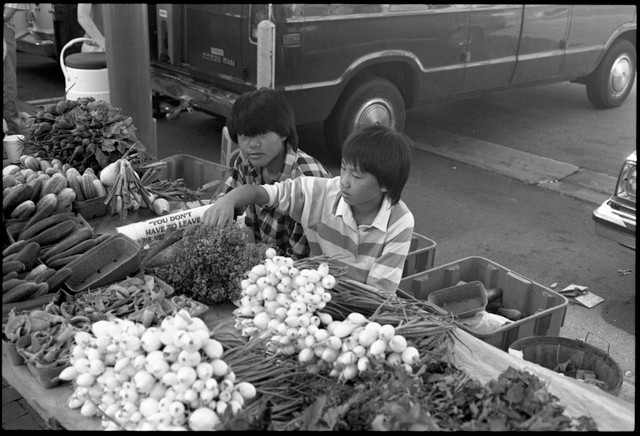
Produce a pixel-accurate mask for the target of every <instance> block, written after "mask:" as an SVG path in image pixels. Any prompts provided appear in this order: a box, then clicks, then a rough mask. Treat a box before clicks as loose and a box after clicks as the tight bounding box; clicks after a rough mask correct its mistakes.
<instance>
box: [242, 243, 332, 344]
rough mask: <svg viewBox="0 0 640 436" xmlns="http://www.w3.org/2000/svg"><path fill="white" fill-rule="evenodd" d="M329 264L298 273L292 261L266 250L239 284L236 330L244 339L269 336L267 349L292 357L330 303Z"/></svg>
mask: <svg viewBox="0 0 640 436" xmlns="http://www.w3.org/2000/svg"><path fill="white" fill-rule="evenodd" d="M335 282H336V281H335V278H334V277H333V276H332V275H331V274H329V265H328V264H326V263H323V264H321V265H320V266H319V267H318V269H312V268H305V269H302V270H298V268H296V267H295V266H294V265H293V259H292V258H289V257H284V256H276V254H275V250H273V249H268V250H267V252H266V259H265V260H264V262H262V263H260V264H258V265H256V266H254V267H253V268H252V269H251V270H250V271H249V273H248V277H247V278H246V279H244V280H242V282H241V284H240V285H241V287H242V293H241V298H240V304H239V307H238V308H237V309H235V310H234V315H235V316H236V321H237V322H236V328H237V329H239V330H241V332H242V335H243V336H249V337H253V336H256V335H258V334H265V333H266V334H267V335H268V336H269V342H268V345H269V348H270V350H271V351H273V352H275V353H279V354H286V355H293V354H295V353H296V352H297V351H299V350H300V349H301V347H303V346H304V344H305V339H306V338H307V337H308V336H309V335H313V334H314V333H315V332H316V331H317V330H318V329H319V328H320V325H321V320H320V317H319V316H318V315H317V314H316V311H318V310H322V309H323V308H324V307H325V305H326V304H327V302H329V301H330V300H331V294H330V293H329V292H327V291H328V290H329V289H331V288H333V286H334V285H335Z"/></svg>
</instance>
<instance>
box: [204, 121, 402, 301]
mask: <svg viewBox="0 0 640 436" xmlns="http://www.w3.org/2000/svg"><path fill="white" fill-rule="evenodd" d="M411 148H412V146H411V141H410V139H409V138H408V137H407V136H406V135H404V134H402V133H399V132H396V131H395V130H393V129H391V128H389V127H384V126H380V125H373V126H368V127H365V128H362V129H360V130H358V131H356V132H354V133H352V134H351V135H350V136H349V137H348V138H347V140H346V141H345V143H344V146H343V147H342V165H341V168H340V177H334V178H330V179H328V178H319V177H298V178H295V179H288V180H284V181H282V182H278V183H274V184H271V185H261V186H249V185H246V186H241V187H239V188H238V189H236V190H234V191H232V192H230V193H229V194H228V195H227V196H225V197H223V198H222V199H220V201H218V202H216V203H215V204H214V205H212V206H211V207H210V208H209V209H207V210H206V211H205V213H204V215H203V217H202V222H203V225H212V226H226V225H228V224H229V223H230V222H231V221H232V220H233V211H234V209H235V208H237V207H241V206H244V205H249V204H260V205H264V206H265V207H274V208H277V209H278V210H280V211H282V212H283V213H287V214H289V215H291V217H293V218H294V219H295V220H296V221H298V222H300V223H302V224H303V225H304V227H305V232H306V236H307V238H308V241H309V247H310V249H311V253H310V256H319V255H323V254H324V255H327V256H329V257H331V258H332V260H334V261H336V262H338V263H341V264H343V265H345V266H347V274H348V275H349V277H350V278H352V279H354V280H357V281H359V282H362V283H366V284H368V285H370V286H373V287H375V288H377V289H378V290H380V291H382V292H385V293H387V294H390V295H393V294H395V292H396V290H397V289H398V285H399V284H400V279H401V278H402V270H403V268H404V262H405V260H406V258H407V254H408V253H409V248H410V245H411V236H412V235H413V228H414V224H415V222H414V217H413V214H412V213H411V211H410V210H409V208H408V207H407V205H406V204H405V203H404V202H403V201H402V200H401V199H400V196H401V194H402V190H403V189H404V185H405V184H406V182H407V180H408V177H409V168H410V165H411Z"/></svg>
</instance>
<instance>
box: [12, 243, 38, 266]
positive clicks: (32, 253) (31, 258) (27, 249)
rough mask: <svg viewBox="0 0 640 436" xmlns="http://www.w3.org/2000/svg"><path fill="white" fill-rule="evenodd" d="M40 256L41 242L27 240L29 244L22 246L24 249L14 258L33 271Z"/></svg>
mask: <svg viewBox="0 0 640 436" xmlns="http://www.w3.org/2000/svg"><path fill="white" fill-rule="evenodd" d="M38 256H40V244H38V243H37V242H29V241H27V244H26V245H25V246H24V247H22V250H20V251H19V252H18V254H17V255H16V257H14V258H13V259H12V260H17V261H19V262H22V263H24V269H25V270H26V271H31V269H32V268H33V267H34V266H35V264H36V262H37V261H38Z"/></svg>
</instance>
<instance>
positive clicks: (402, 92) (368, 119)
mask: <svg viewBox="0 0 640 436" xmlns="http://www.w3.org/2000/svg"><path fill="white" fill-rule="evenodd" d="M149 8H154V9H155V15H156V19H157V22H156V30H157V35H156V36H157V41H158V47H157V50H156V52H157V58H154V59H152V60H151V80H152V89H153V91H154V92H155V93H157V94H158V95H163V96H168V97H171V98H172V99H174V101H178V102H179V104H180V106H179V107H182V108H184V107H187V106H195V107H197V108H198V109H201V110H204V111H206V112H210V113H211V114H214V115H217V116H220V117H225V116H226V115H227V114H228V111H229V109H230V107H231V105H232V104H233V102H234V100H235V99H236V97H237V96H238V95H239V94H241V93H243V92H245V91H248V90H251V89H255V88H257V87H261V86H268V87H273V88H275V89H277V90H280V91H282V92H283V93H284V94H285V96H286V97H287V99H288V100H289V102H290V103H291V105H292V106H293V108H294V110H295V114H296V121H297V122H298V124H307V123H317V122H322V123H324V133H325V139H326V142H327V144H328V145H330V146H332V147H334V148H335V150H340V146H341V144H342V142H343V141H344V139H345V138H346V136H347V135H348V134H349V133H350V132H352V131H353V130H355V129H358V128H360V127H361V126H364V125H368V124H371V123H380V124H384V125H388V126H392V127H394V128H396V129H398V130H402V129H403V128H404V124H405V113H406V111H407V109H410V108H412V107H414V106H415V105H417V104H419V103H424V102H437V101H443V100H451V99H460V98H466V97H471V96H476V95H478V94H481V93H486V92H494V91H499V90H505V89H510V88H514V87H518V86H532V85H540V84H544V83H554V82H561V81H572V82H578V83H582V84H584V85H586V91H587V92H586V94H587V97H588V99H589V101H590V102H591V103H592V104H593V105H594V106H595V107H596V108H611V107H616V106H619V105H620V104H622V103H623V102H624V100H625V99H626V97H627V95H628V94H629V92H630V91H631V88H632V87H633V84H634V80H635V74H636V28H637V17H636V6H633V5H522V4H520V5H518V4H508V5H489V4H455V5H447V4H433V5H431V4H215V5H213V4H186V5H175V4H156V5H154V6H152V5H149ZM151 14H152V12H149V15H150V16H151Z"/></svg>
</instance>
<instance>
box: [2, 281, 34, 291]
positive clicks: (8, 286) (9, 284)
mask: <svg viewBox="0 0 640 436" xmlns="http://www.w3.org/2000/svg"><path fill="white" fill-rule="evenodd" d="M27 282H28V280H23V279H19V278H14V279H9V280H5V281H3V282H2V293H3V294H4V293H5V292H7V291H10V290H12V289H13V288H15V287H16V286H18V285H21V284H23V283H27Z"/></svg>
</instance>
